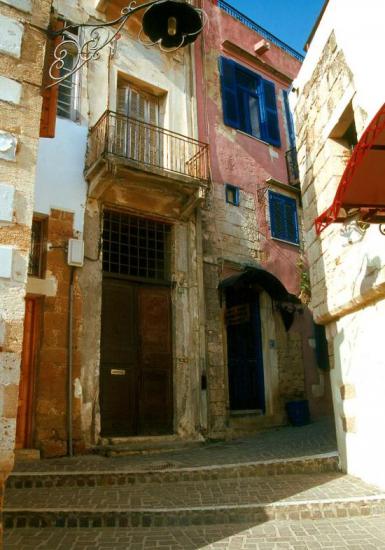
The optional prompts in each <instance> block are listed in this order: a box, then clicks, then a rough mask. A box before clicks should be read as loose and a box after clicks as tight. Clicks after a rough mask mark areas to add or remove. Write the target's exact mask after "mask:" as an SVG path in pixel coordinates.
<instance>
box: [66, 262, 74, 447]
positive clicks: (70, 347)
mask: <svg viewBox="0 0 385 550" xmlns="http://www.w3.org/2000/svg"><path fill="white" fill-rule="evenodd" d="M70 269H71V270H70V286H69V292H68V360H67V363H68V365H67V374H68V377H67V438H68V441H67V446H68V456H73V445H72V370H73V368H72V366H73V365H72V354H73V338H72V332H73V303H74V274H75V267H73V266H71V268H70Z"/></svg>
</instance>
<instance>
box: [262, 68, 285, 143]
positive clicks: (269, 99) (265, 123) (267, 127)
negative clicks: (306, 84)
mask: <svg viewBox="0 0 385 550" xmlns="http://www.w3.org/2000/svg"><path fill="white" fill-rule="evenodd" d="M259 95H260V107H261V109H260V111H261V137H262V139H263V140H264V141H267V142H268V143H271V144H272V145H275V146H276V147H280V145H281V138H280V135H279V122H278V109H277V100H276V97H275V86H274V82H270V80H265V79H264V78H261V82H260V94H259Z"/></svg>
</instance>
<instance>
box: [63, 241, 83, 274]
mask: <svg viewBox="0 0 385 550" xmlns="http://www.w3.org/2000/svg"><path fill="white" fill-rule="evenodd" d="M67 263H68V265H72V266H74V267H83V264H84V241H83V239H69V240H68V253H67Z"/></svg>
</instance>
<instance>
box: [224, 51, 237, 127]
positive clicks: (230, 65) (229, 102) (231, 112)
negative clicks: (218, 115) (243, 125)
mask: <svg viewBox="0 0 385 550" xmlns="http://www.w3.org/2000/svg"><path fill="white" fill-rule="evenodd" d="M235 67H236V63H235V62H234V61H232V60H231V59H227V58H226V57H220V59H219V68H220V75H221V88H222V107H223V120H224V123H225V124H227V125H228V126H231V127H232V128H238V129H239V128H240V120H239V108H238V97H237V84H236V76H235Z"/></svg>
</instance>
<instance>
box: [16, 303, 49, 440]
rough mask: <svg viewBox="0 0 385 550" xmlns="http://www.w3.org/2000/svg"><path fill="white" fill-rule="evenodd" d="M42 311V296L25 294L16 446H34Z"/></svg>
mask: <svg viewBox="0 0 385 550" xmlns="http://www.w3.org/2000/svg"><path fill="white" fill-rule="evenodd" d="M41 313H42V298H41V297H33V296H26V298H25V317H24V333H23V350H22V356H21V367H20V383H19V400H18V408H17V422H16V445H15V446H16V449H27V448H31V447H32V446H33V429H34V410H35V407H34V397H35V395H34V394H35V380H36V364H37V359H38V353H39V343H40V323H41Z"/></svg>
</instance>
